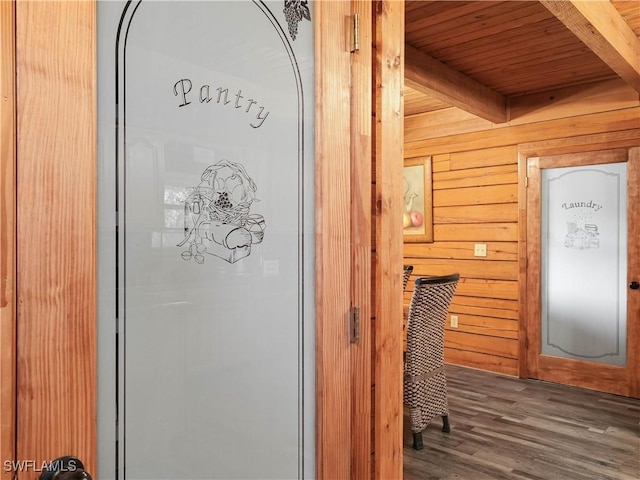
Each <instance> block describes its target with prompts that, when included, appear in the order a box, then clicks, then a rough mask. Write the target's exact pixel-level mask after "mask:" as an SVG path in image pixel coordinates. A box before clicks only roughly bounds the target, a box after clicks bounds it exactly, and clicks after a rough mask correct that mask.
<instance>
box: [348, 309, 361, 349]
mask: <svg viewBox="0 0 640 480" xmlns="http://www.w3.org/2000/svg"><path fill="white" fill-rule="evenodd" d="M349 336H350V341H351V343H358V342H359V341H360V308H358V307H351V311H350V312H349Z"/></svg>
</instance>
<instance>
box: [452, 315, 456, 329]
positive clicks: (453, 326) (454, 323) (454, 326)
mask: <svg viewBox="0 0 640 480" xmlns="http://www.w3.org/2000/svg"><path fill="white" fill-rule="evenodd" d="M451 328H458V316H457V315H451Z"/></svg>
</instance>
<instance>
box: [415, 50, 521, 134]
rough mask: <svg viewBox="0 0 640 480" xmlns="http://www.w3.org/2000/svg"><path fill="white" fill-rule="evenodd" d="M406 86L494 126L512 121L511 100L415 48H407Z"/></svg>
mask: <svg viewBox="0 0 640 480" xmlns="http://www.w3.org/2000/svg"><path fill="white" fill-rule="evenodd" d="M405 84H406V85H407V86H409V87H411V88H413V89H414V90H417V91H419V92H422V93H426V94H427V95H431V96H432V97H435V98H437V99H438V100H441V101H443V102H445V103H448V104H450V105H453V106H455V107H458V108H460V109H462V110H464V111H466V112H469V113H472V114H474V115H477V116H478V117H480V118H484V119H485V120H489V121H491V122H493V123H504V122H506V121H507V120H508V113H507V99H506V98H505V97H504V96H503V95H501V94H499V93H498V92H495V91H494V90H491V89H490V88H487V87H486V86H484V85H482V84H481V83H479V82H476V81H475V80H473V79H472V78H470V77H467V76H466V75H464V74H462V73H460V72H458V71H457V70H454V69H453V68H451V67H448V66H447V65H445V64H444V63H442V62H439V61H438V60H436V59H435V58H433V57H430V56H429V55H426V54H424V53H422V52H421V51H420V50H418V49H417V48H414V47H412V46H411V45H408V44H406V45H405Z"/></svg>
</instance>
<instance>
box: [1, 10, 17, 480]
mask: <svg viewBox="0 0 640 480" xmlns="http://www.w3.org/2000/svg"><path fill="white" fill-rule="evenodd" d="M0 59H2V61H1V65H0V186H1V188H0V192H1V193H0V460H2V474H1V475H0V478H3V479H7V480H8V479H10V478H11V479H12V478H13V472H12V471H10V470H7V469H5V468H4V465H5V464H4V462H5V461H15V460H16V450H15V448H16V445H15V422H16V416H15V415H16V412H15V409H16V352H15V342H16V264H15V262H16V239H15V221H16V218H15V215H16V163H15V162H16V125H15V119H16V108H15V78H16V71H15V3H14V2H0Z"/></svg>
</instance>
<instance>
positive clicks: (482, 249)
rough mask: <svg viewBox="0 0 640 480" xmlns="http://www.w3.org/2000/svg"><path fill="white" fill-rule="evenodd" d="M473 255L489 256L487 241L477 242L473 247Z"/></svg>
mask: <svg viewBox="0 0 640 480" xmlns="http://www.w3.org/2000/svg"><path fill="white" fill-rule="evenodd" d="M473 256H474V257H486V256H487V244H486V243H476V244H475V245H474V247H473Z"/></svg>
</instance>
